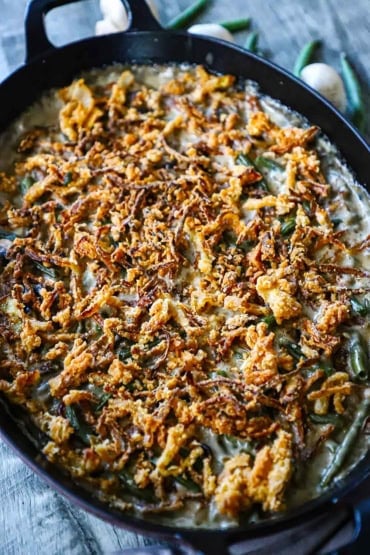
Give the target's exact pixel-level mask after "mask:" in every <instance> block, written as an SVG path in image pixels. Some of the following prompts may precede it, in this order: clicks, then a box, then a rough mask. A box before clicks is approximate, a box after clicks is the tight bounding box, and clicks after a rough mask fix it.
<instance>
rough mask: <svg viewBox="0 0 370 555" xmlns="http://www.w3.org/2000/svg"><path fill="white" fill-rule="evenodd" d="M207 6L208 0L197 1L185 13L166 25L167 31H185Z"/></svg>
mask: <svg viewBox="0 0 370 555" xmlns="http://www.w3.org/2000/svg"><path fill="white" fill-rule="evenodd" d="M207 4H208V0H196V1H195V2H193V4H191V5H190V6H189V7H188V8H186V9H185V10H184V11H183V12H181V13H180V14H179V15H177V16H176V17H174V18H173V19H171V20H170V21H169V23H167V25H166V27H167V29H183V28H184V27H186V25H187V24H188V23H189V22H190V21H191V20H192V19H194V18H195V17H196V16H197V15H198V14H199V13H200V12H201V11H203V10H204V8H205V7H206V6H207Z"/></svg>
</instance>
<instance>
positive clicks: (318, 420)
mask: <svg viewBox="0 0 370 555" xmlns="http://www.w3.org/2000/svg"><path fill="white" fill-rule="evenodd" d="M309 419H310V420H311V422H313V423H314V424H334V426H338V425H340V424H342V422H343V419H342V417H341V416H340V415H339V414H310V415H309Z"/></svg>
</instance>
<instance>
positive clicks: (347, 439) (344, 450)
mask: <svg viewBox="0 0 370 555" xmlns="http://www.w3.org/2000/svg"><path fill="white" fill-rule="evenodd" d="M369 408H370V399H364V400H363V402H362V403H361V405H360V406H359V408H358V409H357V412H356V416H355V419H354V420H353V422H352V425H351V427H350V428H349V430H348V431H347V433H346V435H345V436H344V438H343V439H342V441H341V443H340V444H339V445H338V448H337V449H336V451H335V453H334V456H333V458H332V460H331V461H330V463H329V465H328V467H327V468H326V470H325V472H324V473H323V475H322V478H321V487H323V488H325V487H327V486H328V485H329V484H330V482H331V481H332V479H333V478H334V476H335V475H336V474H337V473H338V472H339V471H340V469H341V468H342V465H343V463H344V461H345V459H346V458H347V456H348V454H349V452H350V450H351V448H352V446H353V444H354V442H355V441H356V438H357V436H358V434H359V433H360V430H361V428H362V425H363V423H364V420H365V418H366V417H367V416H368V414H369Z"/></svg>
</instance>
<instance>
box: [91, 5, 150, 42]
mask: <svg viewBox="0 0 370 555" xmlns="http://www.w3.org/2000/svg"><path fill="white" fill-rule="evenodd" d="M146 3H147V4H148V6H149V8H150V10H151V12H152V14H153V15H154V17H155V18H156V19H159V14H158V8H157V6H156V4H155V2H154V0H146ZM100 10H101V12H102V14H103V17H104V19H103V20H101V21H98V22H97V25H96V34H97V35H98V34H100V35H102V34H106V33H112V32H117V31H126V29H127V28H128V25H129V18H128V14H127V11H126V8H125V6H124V5H123V3H122V2H121V0H100ZM103 21H107V22H108V21H110V22H111V23H112V24H113V25H114V27H115V28H116V30H115V31H114V30H113V29H111V30H109V27H108V23H104V24H103V23H102V22H103ZM98 23H99V26H98ZM98 29H99V31H100V32H98ZM102 29H104V30H102ZM105 29H107V30H105Z"/></svg>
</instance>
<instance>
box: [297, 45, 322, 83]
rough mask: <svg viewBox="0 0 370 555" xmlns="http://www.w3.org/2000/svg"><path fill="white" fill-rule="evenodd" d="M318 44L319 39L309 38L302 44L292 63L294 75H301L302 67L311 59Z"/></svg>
mask: <svg viewBox="0 0 370 555" xmlns="http://www.w3.org/2000/svg"><path fill="white" fill-rule="evenodd" d="M320 44H321V41H319V40H311V41H309V42H307V43H306V44H305V45H304V47H303V48H302V50H301V51H300V53H299V54H298V57H297V59H296V62H295V64H294V68H293V73H294V75H296V76H297V77H299V76H300V75H301V71H302V69H303V68H304V67H305V66H306V65H307V64H309V63H310V62H311V61H312V58H313V55H314V53H315V51H316V49H317V48H318V47H319V46H320Z"/></svg>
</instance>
